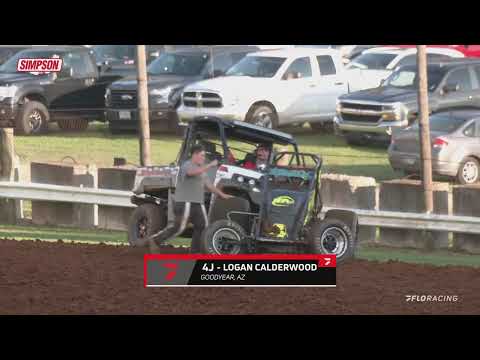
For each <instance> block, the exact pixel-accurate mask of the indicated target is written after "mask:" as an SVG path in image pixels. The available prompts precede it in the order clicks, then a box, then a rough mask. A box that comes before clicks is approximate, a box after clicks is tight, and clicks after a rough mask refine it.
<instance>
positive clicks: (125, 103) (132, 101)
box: [110, 90, 138, 109]
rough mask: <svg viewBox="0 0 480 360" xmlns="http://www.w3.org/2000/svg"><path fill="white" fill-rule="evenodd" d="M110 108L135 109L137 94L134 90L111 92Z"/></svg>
mask: <svg viewBox="0 0 480 360" xmlns="http://www.w3.org/2000/svg"><path fill="white" fill-rule="evenodd" d="M110 106H111V107H112V108H118V109H136V108H137V106H138V104H137V92H136V91H135V90H112V93H111V95H110Z"/></svg>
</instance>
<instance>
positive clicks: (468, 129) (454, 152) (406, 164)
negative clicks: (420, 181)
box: [388, 110, 480, 184]
mask: <svg viewBox="0 0 480 360" xmlns="http://www.w3.org/2000/svg"><path fill="white" fill-rule="evenodd" d="M430 138H431V143H432V168H433V173H434V174H435V175H442V176H449V177H453V178H456V181H457V182H459V183H460V184H473V183H475V182H478V180H479V176H480V163H479V161H480V111H479V110H453V111H444V112H439V113H436V114H434V115H432V116H430ZM388 158H389V160H390V164H391V165H392V167H393V168H394V169H395V170H402V171H404V172H405V173H407V174H415V173H416V174H418V173H420V169H421V164H420V141H419V128H418V121H416V122H415V123H414V124H413V125H412V126H410V127H408V128H406V129H402V130H400V131H397V132H394V134H393V137H392V143H391V144H390V147H389V149H388Z"/></svg>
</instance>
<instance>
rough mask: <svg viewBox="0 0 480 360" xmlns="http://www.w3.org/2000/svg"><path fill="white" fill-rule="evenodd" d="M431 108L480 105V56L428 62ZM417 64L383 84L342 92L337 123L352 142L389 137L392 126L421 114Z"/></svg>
mask: <svg viewBox="0 0 480 360" xmlns="http://www.w3.org/2000/svg"><path fill="white" fill-rule="evenodd" d="M427 77H428V92H429V94H428V96H429V107H430V111H431V112H438V111H441V110H444V109H451V108H480V60H473V59H451V60H449V61H443V62H439V63H430V64H428V65H427ZM417 84H418V73H417V66H416V65H406V66H402V67H401V68H399V69H398V70H396V71H395V72H394V73H393V74H392V75H390V77H389V78H388V79H387V80H386V81H385V82H384V83H383V85H382V86H380V87H378V88H375V89H369V90H363V91H358V92H354V93H351V94H348V95H344V96H341V97H340V98H339V99H338V103H337V117H336V118H335V127H336V129H337V131H338V133H339V134H341V135H343V136H345V138H346V140H347V141H348V142H349V143H351V144H364V143H366V142H367V141H370V140H380V141H388V142H389V141H390V136H391V133H392V129H393V128H402V127H406V126H408V125H409V124H411V123H412V122H413V121H414V120H415V119H416V117H417V115H418V102H417V91H418V89H417V88H418V86H417Z"/></svg>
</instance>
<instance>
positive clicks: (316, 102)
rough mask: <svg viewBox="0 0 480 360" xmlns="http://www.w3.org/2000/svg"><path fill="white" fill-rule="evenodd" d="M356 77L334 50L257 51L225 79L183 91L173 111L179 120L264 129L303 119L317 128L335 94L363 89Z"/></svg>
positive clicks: (328, 117)
mask: <svg viewBox="0 0 480 360" xmlns="http://www.w3.org/2000/svg"><path fill="white" fill-rule="evenodd" d="M356 75H357V73H355V72H352V73H348V72H347V71H345V69H344V66H343V63H342V58H341V54H340V52H339V51H338V50H334V49H322V48H287V49H279V50H265V51H259V52H255V53H250V54H248V55H247V56H246V57H245V58H243V59H242V60H241V61H240V62H238V63H237V64H236V65H234V66H233V67H232V68H230V69H229V70H228V71H227V73H226V75H225V76H222V77H218V78H215V79H210V80H204V81H200V82H197V83H194V84H191V85H189V86H187V87H185V89H184V91H183V93H182V102H181V105H180V107H179V108H178V110H177V113H178V116H179V118H180V121H181V122H186V121H189V120H191V119H193V118H195V117H197V116H217V117H222V118H224V119H230V120H239V121H246V122H249V123H253V124H257V125H260V126H264V127H268V128H276V127H278V126H281V125H287V124H292V123H303V122H306V121H308V122H310V124H311V126H312V127H313V128H315V129H321V128H323V126H324V125H325V124H326V123H327V122H330V123H331V121H332V119H333V117H334V116H335V104H336V100H337V98H338V97H339V96H340V95H343V94H346V93H348V92H349V91H352V90H356V89H362V88H363V87H362V85H361V84H362V82H363V79H361V78H359V77H357V76H356Z"/></svg>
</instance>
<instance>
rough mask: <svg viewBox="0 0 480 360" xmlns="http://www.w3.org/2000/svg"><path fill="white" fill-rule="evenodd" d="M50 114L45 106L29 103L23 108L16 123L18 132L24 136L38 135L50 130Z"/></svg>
mask: <svg viewBox="0 0 480 360" xmlns="http://www.w3.org/2000/svg"><path fill="white" fill-rule="evenodd" d="M49 121H50V114H49V113H48V109H47V107H46V106H45V105H43V104H42V103H41V102H38V101H28V102H26V103H25V104H24V105H23V106H22V110H21V112H20V113H19V116H18V118H17V123H16V130H17V131H18V133H19V134H23V135H36V134H40V133H42V132H44V131H46V130H47V129H48V122H49Z"/></svg>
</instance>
